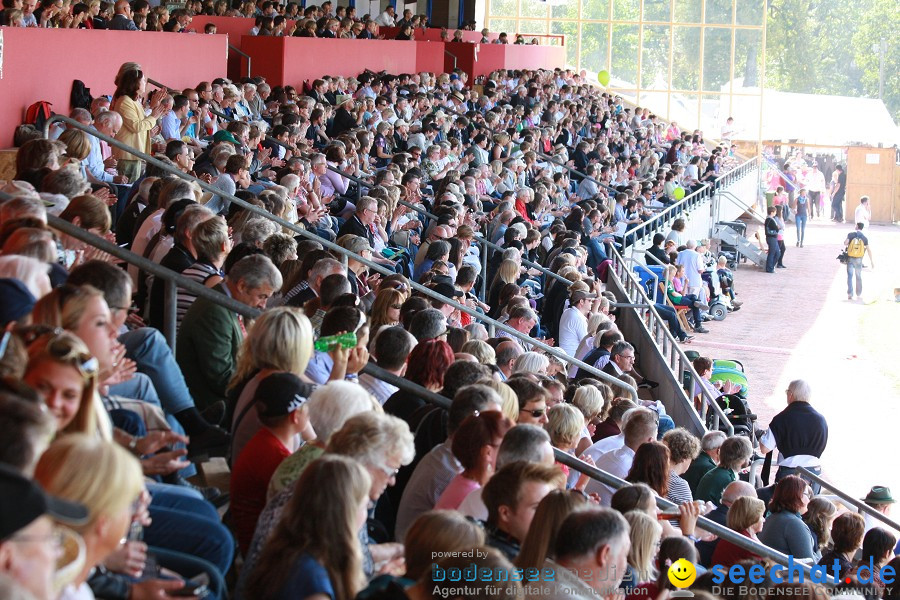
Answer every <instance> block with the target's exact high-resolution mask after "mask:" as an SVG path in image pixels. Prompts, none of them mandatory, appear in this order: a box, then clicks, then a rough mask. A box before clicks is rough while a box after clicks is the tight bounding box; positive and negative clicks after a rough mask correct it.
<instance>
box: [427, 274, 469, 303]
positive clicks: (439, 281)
mask: <svg viewBox="0 0 900 600" xmlns="http://www.w3.org/2000/svg"><path fill="white" fill-rule="evenodd" d="M431 289H432V290H434V291H435V292H437V293H438V294H440V295H441V296H446V297H447V298H454V297H458V296H463V295H464V294H463V292H462V291H461V290H458V289H456V286H455V285H453V280H452V279H450V276H449V275H438V276H437V277H433V278H432V279H431Z"/></svg>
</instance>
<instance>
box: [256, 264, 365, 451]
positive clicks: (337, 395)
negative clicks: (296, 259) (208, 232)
mask: <svg viewBox="0 0 900 600" xmlns="http://www.w3.org/2000/svg"><path fill="white" fill-rule="evenodd" d="M245 260H247V259H246V258H245V259H242V260H241V261H239V262H244V261H245ZM266 260H268V259H266ZM306 407H307V410H308V411H309V422H310V424H311V425H312V426H313V431H315V432H316V435H317V436H318V438H319V439H320V440H323V441H326V442H327V440H328V438H330V437H331V434H333V433H334V432H335V431H337V430H338V429H340V428H341V427H343V426H344V423H346V422H347V420H348V419H349V418H350V417H352V416H354V415H358V414H359V413H362V412H367V411H370V410H380V409H381V407H380V406H379V405H378V402H376V401H375V400H374V399H373V398H372V396H371V395H370V394H369V392H367V391H366V389H365V388H364V387H362V386H361V385H359V384H357V383H353V382H350V381H329V382H328V383H327V384H325V385H323V386H320V387H318V388H316V391H314V392H313V393H312V394H310V395H309V401H307V403H306Z"/></svg>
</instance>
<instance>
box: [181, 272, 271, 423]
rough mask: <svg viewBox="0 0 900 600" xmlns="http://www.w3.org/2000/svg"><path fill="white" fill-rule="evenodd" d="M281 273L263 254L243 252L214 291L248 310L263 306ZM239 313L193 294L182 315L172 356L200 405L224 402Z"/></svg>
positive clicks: (239, 337) (240, 329)
mask: <svg viewBox="0 0 900 600" xmlns="http://www.w3.org/2000/svg"><path fill="white" fill-rule="evenodd" d="M281 281H282V280H281V273H279V272H278V269H276V268H275V265H273V264H272V261H270V260H269V259H268V258H267V257H265V256H261V255H256V256H248V257H246V258H244V259H242V260H239V261H238V262H237V263H235V264H234V265H233V266H232V267H231V270H230V271H229V272H228V274H227V275H226V276H225V280H224V281H223V282H222V283H220V284H219V285H217V286H216V287H215V288H214V289H215V290H217V291H218V292H220V293H222V294H225V295H227V296H229V297H230V298H233V299H235V300H237V301H238V302H242V303H244V304H246V305H248V306H250V307H251V308H257V309H260V310H262V309H264V308H265V307H266V302H267V301H268V299H269V297H271V296H272V294H274V293H275V292H276V291H278V290H279V289H280V288H281ZM246 330H247V329H246V327H245V325H244V317H243V316H242V315H238V314H236V313H234V312H233V311H230V310H228V309H226V308H223V307H221V306H219V305H217V304H214V303H212V302H210V301H209V300H207V299H205V298H199V299H197V301H196V302H194V304H193V305H191V308H190V309H189V310H188V311H187V313H186V314H185V315H184V320H183V321H182V324H181V330H180V331H179V332H178V345H177V346H176V349H177V350H176V355H175V356H176V358H177V360H178V364H179V366H181V370H182V372H183V373H184V374H185V379H186V380H187V384H188V388H189V389H190V390H191V395H192V396H193V397H194V400H195V401H196V402H197V405H198V406H199V407H200V408H207V407H208V406H210V405H211V404H214V403H215V402H218V401H220V400H223V401H224V400H225V395H226V388H227V385H228V382H229V381H230V380H231V377H232V375H233V374H234V371H235V365H236V358H237V353H238V350H239V349H240V346H241V344H242V342H243V340H244V337H245V336H246Z"/></svg>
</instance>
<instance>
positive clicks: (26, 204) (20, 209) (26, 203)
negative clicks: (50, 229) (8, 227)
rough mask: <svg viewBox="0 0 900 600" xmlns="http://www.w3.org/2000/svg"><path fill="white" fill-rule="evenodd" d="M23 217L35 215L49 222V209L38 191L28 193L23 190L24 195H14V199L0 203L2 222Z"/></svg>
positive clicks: (0, 220) (0, 218) (0, 219)
mask: <svg viewBox="0 0 900 600" xmlns="http://www.w3.org/2000/svg"><path fill="white" fill-rule="evenodd" d="M23 217H34V218H35V219H40V220H41V221H43V222H44V223H46V222H47V209H46V208H45V207H44V203H43V202H42V201H41V197H40V196H38V195H37V194H36V193H28V194H27V195H26V192H25V191H23V192H22V195H19V196H13V199H12V200H8V201H7V202H4V203H3V204H0V223H5V222H6V221H11V220H13V219H20V218H23Z"/></svg>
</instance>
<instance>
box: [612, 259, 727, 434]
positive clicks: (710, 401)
mask: <svg viewBox="0 0 900 600" xmlns="http://www.w3.org/2000/svg"><path fill="white" fill-rule="evenodd" d="M611 258H612V263H613V269H612V270H613V274H614V275H615V276H616V277H617V278H618V279H619V280H620V281H621V280H622V278H623V277H624V278H625V279H626V280H627V281H628V282H629V283H628V285H625V284H624V283H623V285H622V289H623V290H625V293H626V294H628V298H629V300H631V301H632V302H634V303H636V304H642V303H646V304H647V307H646V308H647V309H648V310H649V311H650V315H651V320H652V322H651V323H650V324H649V325H647V326H645V328H646V329H647V332H648V333H649V334H650V336H651V338H652V339H653V340H654V343H656V344H657V347H658V348H659V349H660V351H661V352H662V353H663V355H664V356H665V355H668V358H669V359H670V360H669V361H668V362H669V368H670V370H672V373H673V375H675V376H676V378H677V380H678V382H679V386H680V387H682V388H683V387H684V382H683V374H684V372H685V371H687V372H688V373H689V379H690V381H689V382H688V383H689V385H690V386H691V387H692V388H693V385H694V383H695V382H697V381H700V375H699V374H698V373H697V370H696V369H694V365H693V363H692V362H691V361H690V360H689V359H688V357H687V355H686V354H685V353H684V350H682V349H681V347H680V346H679V345H678V344H677V342H676V340H675V336H673V335H672V332H671V331H669V328H668V327H667V326H666V325H665V324H664V323H663V321H662V319H661V318H660V316H659V313H657V312H656V308H655V307H654V306H653V303H652V302H651V301H650V298H649V297H648V296H647V292H646V290H644V286H643V285H641V283H640V282H639V281H638V280H637V279H635V276H634V273H633V272H631V271H630V270H629V269H628V265H627V264H626V261H625V259H624V258H623V257H622V255H620V254H619V252H618V251H617V250H616V249H615V248H613V250H612V255H611ZM630 290H635V291H636V292H637V298H635V297H632V295H631V293H630ZM641 322H642V323H643V320H641ZM654 330H655V331H654ZM660 333H661V334H662V338H663V341H662V344H660V343H659V341H658V339H659V337H660ZM673 363H675V364H677V365H678V372H675V369H674V365H673ZM700 390H701V396H702V398H703V401H704V402H703V403H704V405H705V406H706V407H709V409H711V410H712V412H713V416H714V418H715V421H714V423H713V425H714V426H715V427H716V428H718V427H720V426H721V425H722V424H724V426H725V428H726V431H727V433H728V435H729V436H731V435H734V426H733V425H732V424H731V421H730V420H729V419H728V416H727V415H726V414H725V412H724V411H723V410H722V407H720V406H719V404H718V403H717V402H716V399H715V398H713V397H712V394H711V393H710V392H709V390H707V389H706V386H703V385H701V386H700ZM685 393H686V394H687V392H685ZM688 400H689V406H690V407H691V409H692V410H694V412H696V408H695V407H694V402H693V390H692V391H691V396H690V397H689V398H688ZM707 414H708V413H707V411H706V410H704V411H703V414H699V413H698V416H699V417H701V423H702V424H703V426H704V428H706V420H705V419H706V416H707Z"/></svg>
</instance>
